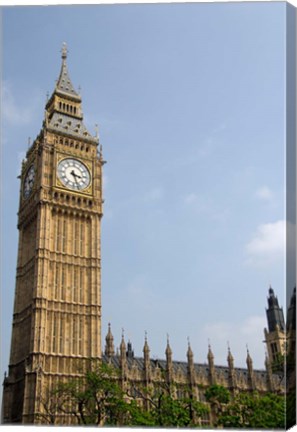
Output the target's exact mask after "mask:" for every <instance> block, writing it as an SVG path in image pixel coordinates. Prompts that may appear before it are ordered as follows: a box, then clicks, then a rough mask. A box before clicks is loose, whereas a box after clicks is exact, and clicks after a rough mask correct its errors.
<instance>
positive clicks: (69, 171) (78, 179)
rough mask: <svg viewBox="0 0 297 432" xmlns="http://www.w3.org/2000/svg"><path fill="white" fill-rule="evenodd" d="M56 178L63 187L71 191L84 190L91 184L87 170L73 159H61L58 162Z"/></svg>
mask: <svg viewBox="0 0 297 432" xmlns="http://www.w3.org/2000/svg"><path fill="white" fill-rule="evenodd" d="M58 177H59V179H60V180H61V182H62V183H63V185H64V186H66V187H67V188H68V189H72V190H84V189H86V188H87V187H88V186H89V184H90V182H91V176H90V172H89V170H88V168H87V167H86V166H85V165H84V164H83V163H82V162H80V161H79V160H77V159H73V158H66V159H62V160H61V161H60V162H59V164H58Z"/></svg>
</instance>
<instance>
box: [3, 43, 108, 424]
mask: <svg viewBox="0 0 297 432" xmlns="http://www.w3.org/2000/svg"><path fill="white" fill-rule="evenodd" d="M98 145H99V139H98V137H97V136H95V137H94V136H92V135H91V134H90V133H89V132H88V130H87V129H86V127H85V125H84V123H83V113H82V108H81V97H80V95H79V94H78V93H77V92H76V91H75V89H74V87H73V85H72V83H71V80H70V78H69V74H68V68H67V48H66V45H65V44H64V45H63V48H62V66H61V72H60V76H59V79H58V81H57V83H56V86H55V89H54V92H53V94H52V96H51V97H50V98H49V100H48V101H47V104H46V107H45V119H44V122H43V126H42V129H41V131H40V133H39V135H38V136H37V138H36V140H35V141H34V142H33V144H32V145H31V147H30V148H29V149H28V151H27V154H26V159H25V160H24V161H23V164H22V171H21V176H20V178H21V187H20V205H19V212H18V229H19V248H18V261H17V273H16V290H15V301H14V313H13V328H12V340H11V352H10V363H9V373H8V376H7V377H6V378H5V380H4V395H3V412H2V415H3V421H4V422H5V423H27V424H28V423H29V424H37V423H42V412H43V409H44V408H43V401H44V398H46V394H48V392H49V391H50V389H52V388H54V387H55V386H56V385H57V383H58V382H59V381H61V380H62V381H63V380H68V379H71V378H73V377H75V376H77V375H78V374H79V373H80V371H81V370H82V369H83V368H84V366H85V365H86V364H87V362H88V359H90V358H100V357H101V262H100V238H101V233H100V222H101V218H102V165H103V163H104V161H103V158H102V151H99V149H98Z"/></svg>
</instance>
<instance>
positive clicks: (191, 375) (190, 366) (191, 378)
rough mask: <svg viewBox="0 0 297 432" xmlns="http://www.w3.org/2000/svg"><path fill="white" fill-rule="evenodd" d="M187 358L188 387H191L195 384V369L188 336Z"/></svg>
mask: <svg viewBox="0 0 297 432" xmlns="http://www.w3.org/2000/svg"><path fill="white" fill-rule="evenodd" d="M187 358H188V379H189V384H190V387H192V386H193V385H194V384H195V370H194V354H193V351H192V348H191V344H190V339H189V338H188V350H187Z"/></svg>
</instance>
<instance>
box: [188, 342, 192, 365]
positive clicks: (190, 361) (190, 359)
mask: <svg viewBox="0 0 297 432" xmlns="http://www.w3.org/2000/svg"><path fill="white" fill-rule="evenodd" d="M187 358H188V364H191V365H192V364H193V359H194V354H193V351H192V348H191V344H190V339H188V351H187Z"/></svg>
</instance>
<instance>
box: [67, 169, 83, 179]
mask: <svg viewBox="0 0 297 432" xmlns="http://www.w3.org/2000/svg"><path fill="white" fill-rule="evenodd" d="M70 174H72V175H73V177H77V178H81V176H80V175H78V174H75V172H74V170H72V171H71V173H70Z"/></svg>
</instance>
